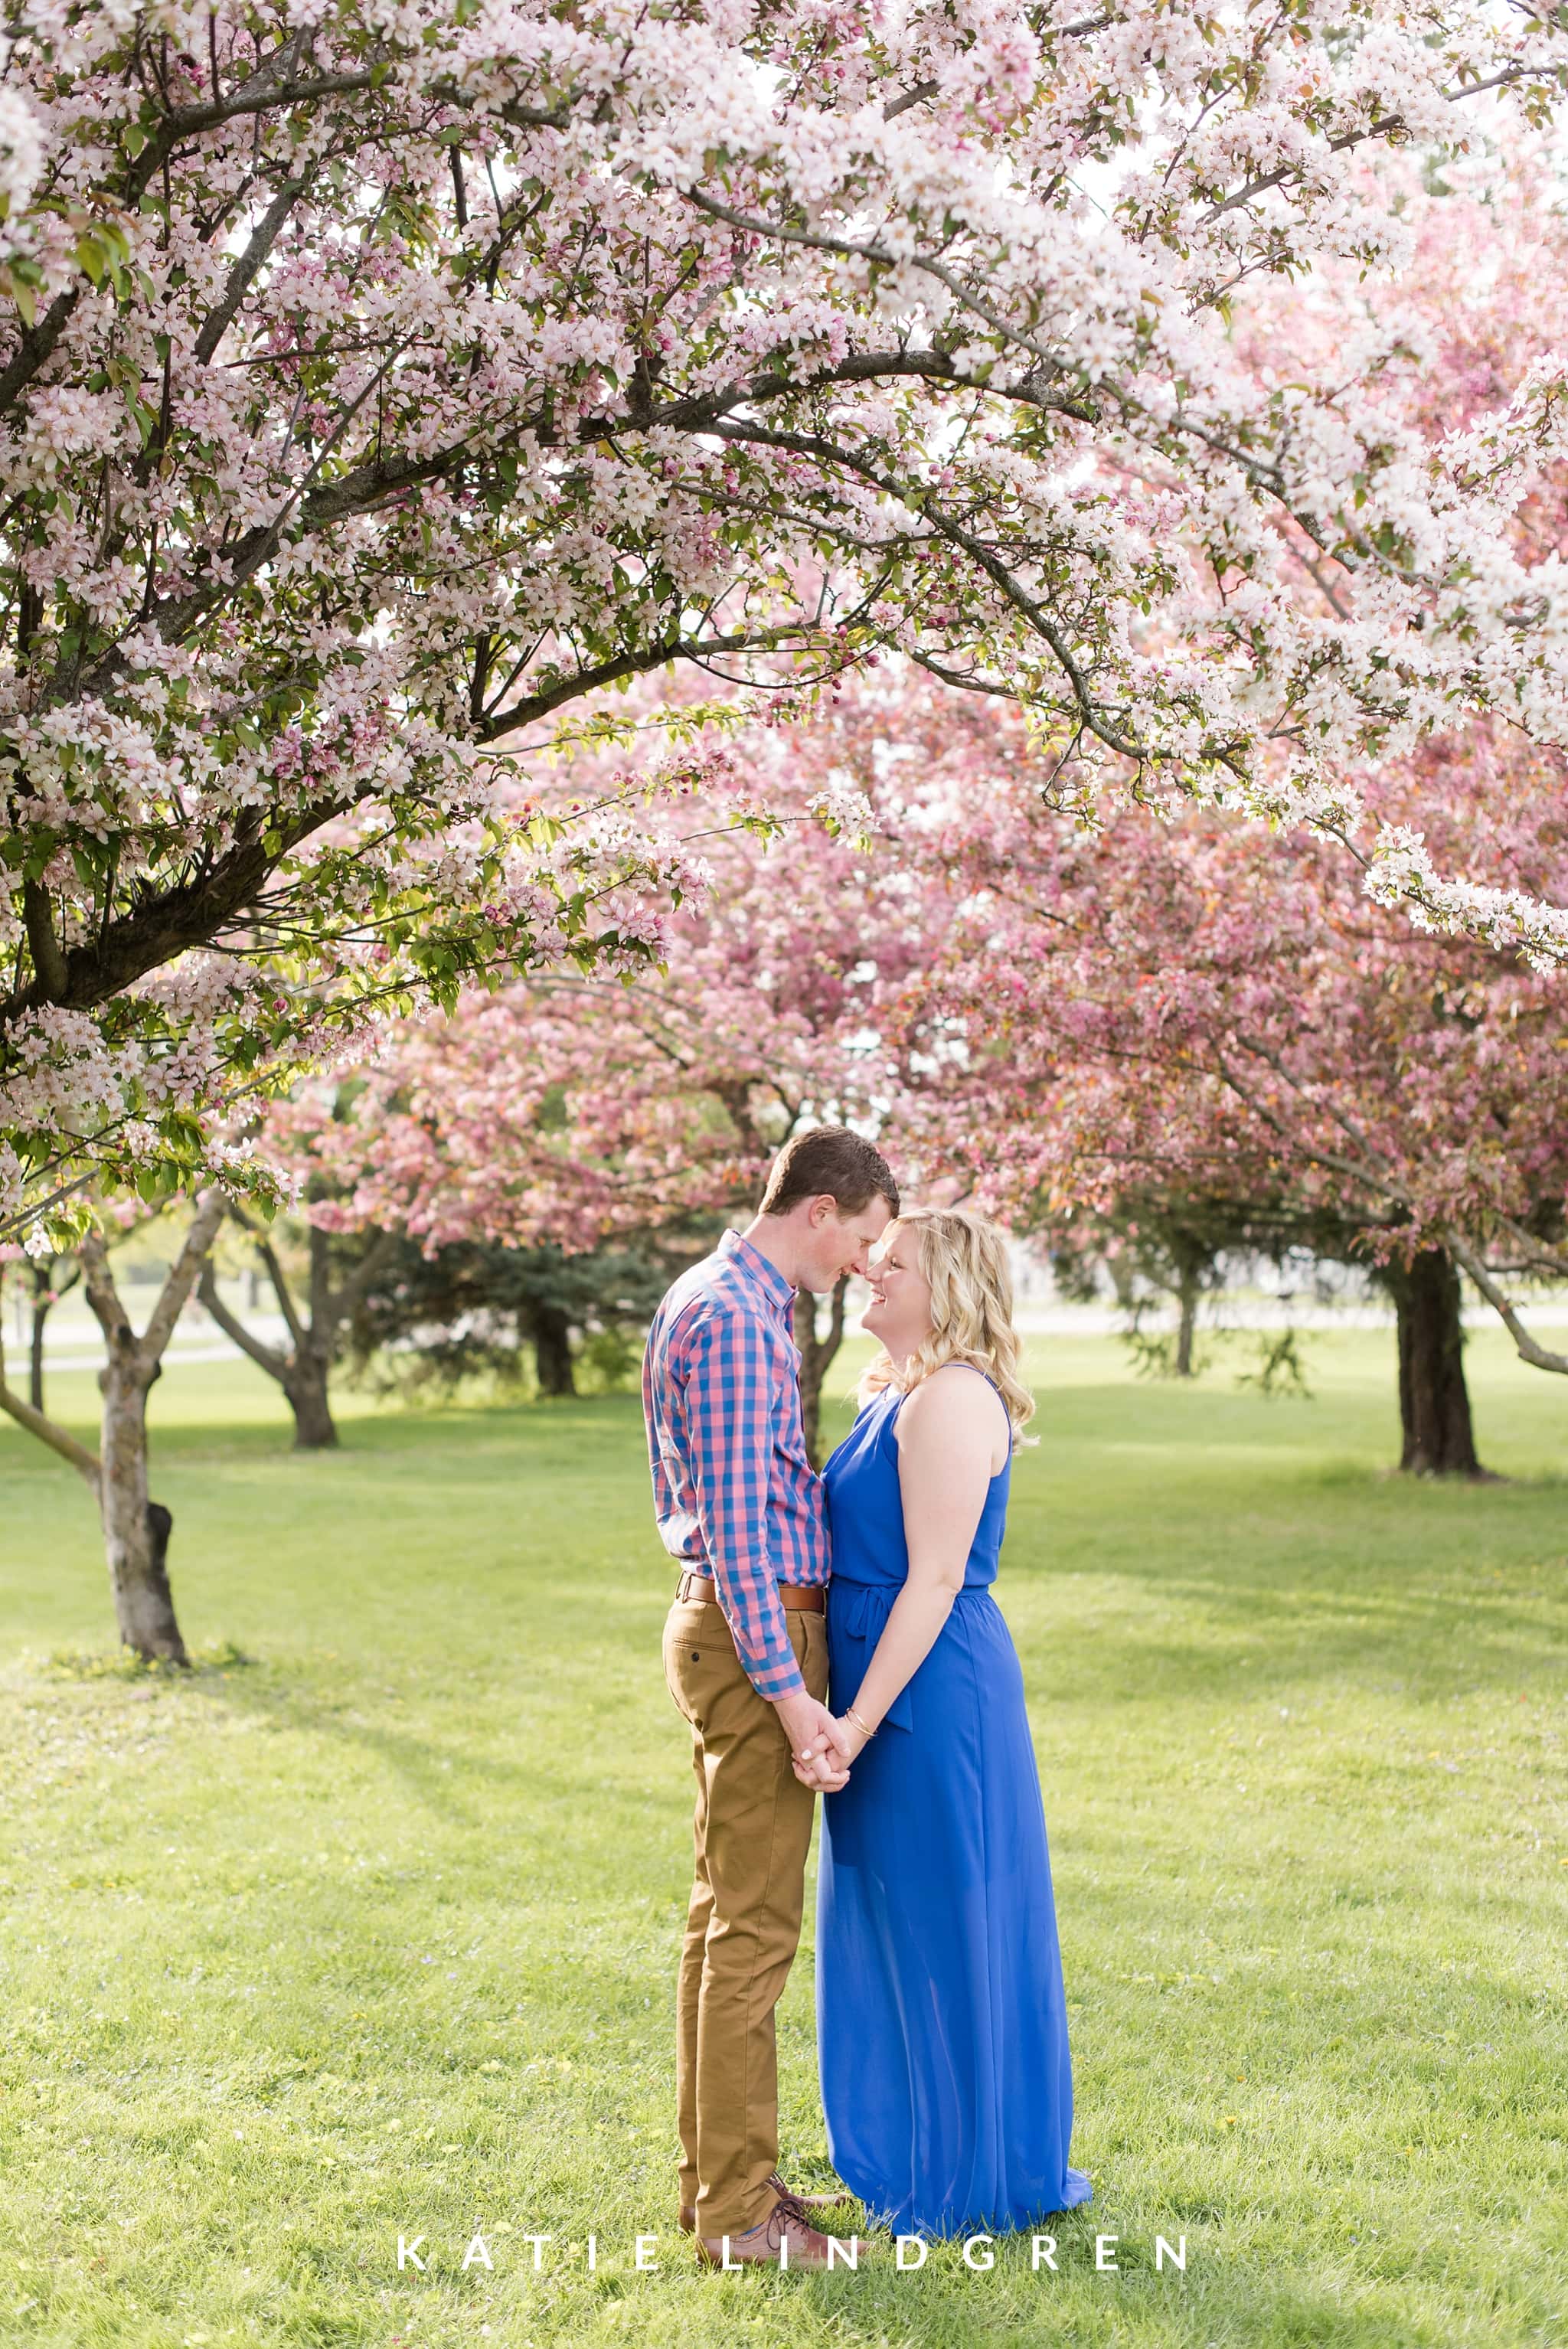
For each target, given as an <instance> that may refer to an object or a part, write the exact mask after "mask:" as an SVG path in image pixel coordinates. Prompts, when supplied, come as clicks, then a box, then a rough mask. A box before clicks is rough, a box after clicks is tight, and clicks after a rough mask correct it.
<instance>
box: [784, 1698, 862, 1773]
mask: <svg viewBox="0 0 1568 2349" xmlns="http://www.w3.org/2000/svg"><path fill="white" fill-rule="evenodd" d="M871 1735H872V1732H871V1731H870V1730H869V1729H868V1728H867V1726H866V1724H865V1723H863V1722H862V1721H861V1718H860V1716H859V1714H858V1713H856V1712H855V1709H854V1707H853V1706H852V1705H850V1706H847V1707H846V1708H845V1710H844V1712H843V1713H840V1714H837V1715H835V1714H832V1713H829V1714H828V1716H827V1721H826V1725H825V1726H824V1727H823V1728H822V1729H821V1730H820V1732H818V1733H817V1734H815V1735H814V1736H812V1737H810V1738H809V1739H808V1740H807V1742H806V1744H805V1745H804V1746H801V1747H798V1748H797V1749H796V1751H795V1753H794V1754H793V1756H792V1760H793V1765H794V1771H795V1775H796V1776H797V1778H799V1781H800V1784H801V1785H803V1786H814V1787H815V1788H816V1789H817V1790H818V1792H819V1793H820V1794H824V1795H836V1794H837V1793H838V1792H839V1789H840V1788H841V1786H847V1785H849V1783H850V1764H851V1763H852V1762H853V1761H854V1760H855V1759H856V1757H857V1756H858V1755H859V1754H861V1753H862V1752H863V1751H864V1749H865V1746H866V1744H867V1742H868V1740H869V1738H870V1737H871Z"/></svg>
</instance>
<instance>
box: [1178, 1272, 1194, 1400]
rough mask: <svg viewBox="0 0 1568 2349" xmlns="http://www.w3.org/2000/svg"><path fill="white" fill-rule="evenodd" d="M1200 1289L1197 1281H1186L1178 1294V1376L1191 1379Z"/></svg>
mask: <svg viewBox="0 0 1568 2349" xmlns="http://www.w3.org/2000/svg"><path fill="white" fill-rule="evenodd" d="M1198 1294H1199V1292H1198V1287H1197V1283H1196V1282H1195V1281H1190V1280H1184V1281H1183V1282H1182V1283H1181V1288H1179V1289H1178V1290H1177V1292H1176V1298H1177V1303H1178V1305H1179V1307H1180V1309H1181V1318H1180V1319H1179V1320H1178V1322H1177V1324H1176V1375H1177V1377H1178V1378H1179V1379H1190V1378H1191V1375H1192V1340H1193V1336H1194V1334H1195V1332H1196V1330H1197V1327H1198Z"/></svg>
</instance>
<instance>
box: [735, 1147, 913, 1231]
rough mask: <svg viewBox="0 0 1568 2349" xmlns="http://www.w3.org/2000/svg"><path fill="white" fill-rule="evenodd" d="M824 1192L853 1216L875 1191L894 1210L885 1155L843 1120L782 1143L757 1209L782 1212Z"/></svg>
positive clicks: (895, 1195)
mask: <svg viewBox="0 0 1568 2349" xmlns="http://www.w3.org/2000/svg"><path fill="white" fill-rule="evenodd" d="M824 1192H825V1193H826V1194H827V1195H828V1196H829V1197H830V1199H831V1200H832V1201H833V1203H834V1205H835V1206H836V1207H837V1208H838V1210H839V1213H840V1215H841V1216H858V1215H859V1214H860V1211H861V1208H862V1207H863V1206H866V1205H867V1204H868V1202H869V1201H870V1200H872V1199H873V1198H874V1197H876V1195H878V1193H880V1194H881V1195H882V1197H883V1198H884V1199H885V1200H886V1201H887V1203H888V1207H889V1210H890V1212H891V1213H892V1214H893V1215H895V1216H896V1215H897V1213H898V1185H897V1184H896V1183H895V1182H894V1181H893V1179H892V1172H891V1170H890V1168H889V1166H888V1163H887V1160H886V1159H885V1158H884V1157H883V1156H882V1152H881V1151H880V1150H877V1149H874V1148H873V1147H872V1144H871V1143H869V1142H867V1141H866V1140H865V1139H864V1137H863V1136H862V1135H861V1134H858V1133H851V1132H850V1129H849V1127H848V1126H847V1125H813V1126H811V1127H810V1128H809V1129H808V1131H807V1132H806V1133H798V1134H796V1136H795V1138H794V1140H793V1141H792V1142H787V1143H785V1144H784V1147H783V1149H782V1150H781V1151H780V1152H779V1155H778V1157H777V1158H776V1159H775V1160H774V1161H773V1164H772V1167H771V1169H770V1170H769V1176H768V1188H767V1189H766V1190H765V1191H764V1192H763V1194H762V1210H761V1212H762V1213H763V1215H765V1216H787V1215H788V1214H789V1210H790V1208H791V1207H793V1206H798V1205H799V1202H800V1201H801V1200H802V1199H815V1198H818V1197H820V1195H822V1194H823V1193H824Z"/></svg>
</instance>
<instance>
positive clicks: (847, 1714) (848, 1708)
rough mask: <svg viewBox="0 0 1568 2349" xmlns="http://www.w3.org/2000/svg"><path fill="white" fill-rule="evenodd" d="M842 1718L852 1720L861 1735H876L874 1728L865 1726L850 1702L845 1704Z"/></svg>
mask: <svg viewBox="0 0 1568 2349" xmlns="http://www.w3.org/2000/svg"><path fill="white" fill-rule="evenodd" d="M844 1719H845V1720H846V1721H852V1722H853V1723H854V1724H855V1727H856V1728H857V1729H858V1730H859V1731H860V1733H861V1736H862V1737H874V1736H875V1735H876V1731H875V1730H874V1729H868V1728H867V1727H866V1724H865V1723H864V1722H863V1721H862V1720H861V1716H860V1714H859V1713H857V1712H856V1711H855V1708H854V1706H853V1705H852V1704H847V1705H845V1707H844Z"/></svg>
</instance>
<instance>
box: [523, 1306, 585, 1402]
mask: <svg viewBox="0 0 1568 2349" xmlns="http://www.w3.org/2000/svg"><path fill="white" fill-rule="evenodd" d="M530 1319H531V1324H532V1337H533V1361H534V1368H535V1371H537V1373H538V1377H539V1392H540V1393H541V1394H547V1395H574V1394H575V1393H576V1392H577V1381H576V1380H575V1379H574V1378H573V1374H572V1327H571V1324H570V1322H569V1321H568V1320H567V1319H566V1316H565V1314H564V1313H562V1310H561V1309H560V1307H559V1306H556V1305H536V1306H535V1307H534V1309H533V1311H532V1314H531V1317H530Z"/></svg>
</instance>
